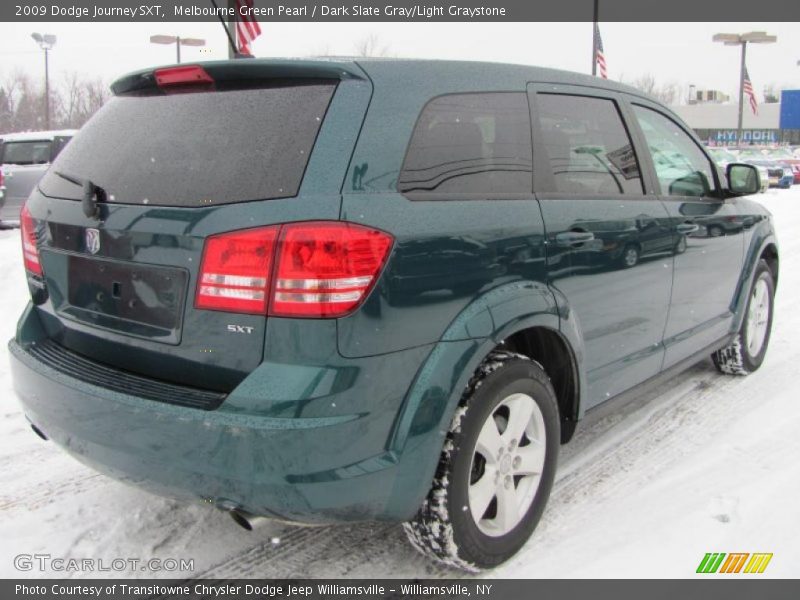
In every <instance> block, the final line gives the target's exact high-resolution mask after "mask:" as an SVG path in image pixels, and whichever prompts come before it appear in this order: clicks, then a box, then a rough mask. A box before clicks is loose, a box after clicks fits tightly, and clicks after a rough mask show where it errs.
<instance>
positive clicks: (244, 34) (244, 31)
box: [236, 0, 261, 54]
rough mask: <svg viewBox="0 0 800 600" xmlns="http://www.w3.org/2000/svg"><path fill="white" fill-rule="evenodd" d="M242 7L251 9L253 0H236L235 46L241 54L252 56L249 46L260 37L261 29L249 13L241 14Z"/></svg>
mask: <svg viewBox="0 0 800 600" xmlns="http://www.w3.org/2000/svg"><path fill="white" fill-rule="evenodd" d="M242 6H246V7H247V8H253V0H236V14H237V15H238V19H237V21H236V45H237V47H238V49H239V52H241V53H242V54H252V52H251V51H250V44H252V43H253V40H254V39H256V38H257V37H258V36H260V35H261V27H260V26H259V24H258V21H257V20H256V18H255V17H254V16H253V15H252V14H250V11H246V12H247V13H248V14H242Z"/></svg>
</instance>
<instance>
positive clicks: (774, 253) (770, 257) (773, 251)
mask: <svg viewBox="0 0 800 600" xmlns="http://www.w3.org/2000/svg"><path fill="white" fill-rule="evenodd" d="M761 258H762V259H764V261H765V262H766V263H767V266H768V267H769V270H770V271H771V272H772V281H774V282H775V286H776V287H777V285H778V249H777V248H776V247H775V244H768V245H767V247H766V248H764V251H763V252H762V253H761Z"/></svg>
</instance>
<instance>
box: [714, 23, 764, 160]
mask: <svg viewBox="0 0 800 600" xmlns="http://www.w3.org/2000/svg"><path fill="white" fill-rule="evenodd" d="M711 40H712V41H714V42H722V43H723V44H725V45H726V46H741V47H742V62H741V65H740V67H739V122H738V124H737V127H736V143H737V145H738V146H739V147H740V148H741V146H742V116H743V110H742V109H743V108H744V71H745V63H744V60H745V56H746V54H747V43H748V42H750V43H751V44H774V43H775V42H777V41H778V36H776V35H767V32H766V31H750V32H748V33H717V34H714V37H712V38H711Z"/></svg>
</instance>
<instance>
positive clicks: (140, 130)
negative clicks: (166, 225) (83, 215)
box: [40, 80, 336, 207]
mask: <svg viewBox="0 0 800 600" xmlns="http://www.w3.org/2000/svg"><path fill="white" fill-rule="evenodd" d="M335 88H336V86H335V84H334V83H332V82H327V81H326V82H322V83H320V81H319V80H317V81H316V82H314V83H308V84H305V83H302V84H297V83H293V84H292V85H280V86H274V87H268V88H257V89H239V90H229V91H218V92H195V93H183V94H169V95H147V96H117V97H114V98H113V99H111V100H110V101H109V102H108V103H106V105H105V106H104V107H103V108H102V109H101V110H100V111H99V112H98V113H97V115H95V117H94V118H92V119H91V120H90V121H89V123H87V124H86V125H85V126H84V127H83V128H82V129H81V132H80V134H79V135H77V136H76V137H75V138H74V139H73V140H72V141H71V142H70V143H69V144H67V145H66V147H65V148H64V150H63V151H62V152H61V153H60V154H59V156H58V158H57V159H56V160H55V162H54V163H53V167H52V168H51V169H50V171H49V172H48V174H47V175H46V176H45V177H44V178H43V179H42V181H41V183H40V188H41V190H42V192H43V193H44V194H46V195H48V196H54V197H60V198H71V199H76V200H78V199H80V198H81V197H82V188H81V187H80V186H79V185H77V184H76V182H79V181H83V180H86V179H88V180H90V181H91V182H92V183H94V184H95V185H97V186H100V187H101V188H103V190H105V193H106V201H107V202H112V203H118V204H151V205H157V206H185V207H196V206H213V205H219V204H230V203H234V202H244V201H248V200H262V199H269V198H284V197H291V196H296V195H297V192H298V190H299V188H300V183H301V181H302V178H303V173H304V172H305V168H306V163H307V162H308V157H309V154H310V153H311V150H312V148H313V146H314V141H315V140H316V136H317V132H318V131H319V128H320V125H321V124H322V120H323V118H324V116H325V111H326V109H327V107H328V103H329V102H330V99H331V96H332V95H333V92H334V90H335ZM59 174H62V175H63V176H64V177H61V176H59ZM70 179H71V180H72V181H69V180H70Z"/></svg>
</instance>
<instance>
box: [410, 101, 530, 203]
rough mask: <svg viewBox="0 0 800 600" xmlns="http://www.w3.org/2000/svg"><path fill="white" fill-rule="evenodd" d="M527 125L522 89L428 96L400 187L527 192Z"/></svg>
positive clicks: (412, 189)
mask: <svg viewBox="0 0 800 600" xmlns="http://www.w3.org/2000/svg"><path fill="white" fill-rule="evenodd" d="M531 166H532V160H531V127H530V115H529V111H528V100H527V96H526V94H525V93H516V92H502V93H481V94H451V95H448V96H441V97H439V98H435V99H433V100H431V101H430V102H429V103H428V104H427V105H426V106H425V108H424V109H423V111H422V114H421V115H420V117H419V120H418V121H417V125H416V127H415V128H414V133H413V134H412V135H411V142H410V144H409V148H408V152H407V154H406V159H405V162H404V163H403V169H402V170H401V172H400V177H399V179H398V182H397V187H398V190H399V191H400V192H442V193H464V194H486V195H491V194H509V193H530V192H531V191H532V189H533V187H532V171H531Z"/></svg>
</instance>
